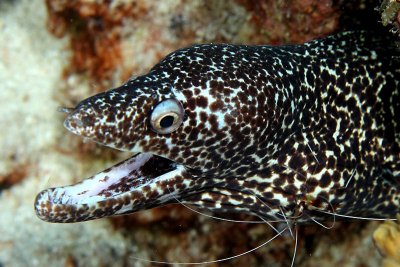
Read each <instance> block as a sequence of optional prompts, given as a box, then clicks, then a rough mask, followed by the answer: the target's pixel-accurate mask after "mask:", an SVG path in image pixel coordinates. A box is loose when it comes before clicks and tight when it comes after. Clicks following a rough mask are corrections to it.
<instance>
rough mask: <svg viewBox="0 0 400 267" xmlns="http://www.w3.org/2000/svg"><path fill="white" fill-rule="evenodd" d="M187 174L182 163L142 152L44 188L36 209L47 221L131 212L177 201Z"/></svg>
mask: <svg viewBox="0 0 400 267" xmlns="http://www.w3.org/2000/svg"><path fill="white" fill-rule="evenodd" d="M186 174H187V172H186V169H185V167H184V166H183V165H179V164H176V163H175V162H173V161H171V160H169V159H166V158H162V157H159V156H156V155H153V154H150V153H139V154H136V155H135V156H133V157H131V158H129V159H127V160H125V161H123V162H121V163H119V164H117V165H115V166H113V167H111V168H109V169H107V170H105V171H103V172H100V173H98V174H96V175H94V176H92V177H90V178H87V179H85V180H83V181H82V182H79V183H77V184H74V185H69V186H65V187H56V188H50V189H46V190H43V191H42V192H40V193H39V194H38V195H37V197H36V200H35V211H36V214H37V216H38V217H39V218H40V219H42V220H44V221H48V222H80V221H87V220H93V219H98V218H101V217H107V216H112V215H120V214H125V213H131V212H134V211H138V210H141V209H145V208H150V207H153V206H158V205H162V204H166V203H169V202H171V201H174V200H175V198H178V197H179V194H180V193H181V191H184V188H185V187H186V186H185V183H189V180H188V179H186V180H185V179H183V177H184V176H185V175H186ZM178 184H179V188H178Z"/></svg>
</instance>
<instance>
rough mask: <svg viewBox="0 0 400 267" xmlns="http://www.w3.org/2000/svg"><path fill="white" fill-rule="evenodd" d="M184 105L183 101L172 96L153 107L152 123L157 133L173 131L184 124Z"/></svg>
mask: <svg viewBox="0 0 400 267" xmlns="http://www.w3.org/2000/svg"><path fill="white" fill-rule="evenodd" d="M183 115H184V111H183V107H182V104H181V102H179V101H178V100H176V99H173V98H170V99H166V100H164V101H162V102H160V103H158V104H157V105H156V106H155V108H154V109H153V111H152V113H151V117H150V124H151V127H152V129H153V131H155V132H156V133H159V134H168V133H172V132H173V131H175V130H176V129H178V127H179V126H180V125H181V124H182V121H183Z"/></svg>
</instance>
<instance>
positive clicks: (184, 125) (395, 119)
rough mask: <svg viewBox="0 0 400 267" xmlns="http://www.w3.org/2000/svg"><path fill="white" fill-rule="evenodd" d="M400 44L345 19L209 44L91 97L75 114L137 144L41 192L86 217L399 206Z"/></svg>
mask: <svg viewBox="0 0 400 267" xmlns="http://www.w3.org/2000/svg"><path fill="white" fill-rule="evenodd" d="M399 56H400V52H399V50H398V49H397V48H396V47H395V45H393V43H392V42H391V40H386V39H385V38H376V37H375V36H374V35H372V34H369V33H366V32H345V33H341V34H338V35H335V36H330V37H328V38H325V39H321V40H315V41H311V42H308V43H305V44H303V45H286V46H237V45H225V44H209V45H195V46H192V47H189V48H185V49H181V50H178V51H175V52H173V53H171V54H170V55H168V56H167V57H166V58H165V59H164V60H162V61H161V62H160V63H159V64H157V65H156V66H154V67H153V68H152V69H151V70H150V71H149V73H147V74H146V75H143V76H139V77H135V78H132V79H131V80H129V81H127V82H126V83H125V84H123V85H122V86H121V87H118V88H115V89H112V90H109V91H106V92H103V93H100V94H98V95H95V96H92V97H89V98H88V99H85V100H83V101H82V102H80V103H79V104H78V105H77V106H76V107H75V108H74V109H73V110H72V111H71V112H70V113H69V114H68V117H67V118H66V120H65V123H64V125H65V127H66V128H67V129H68V130H69V131H71V132H73V133H75V134H77V135H79V136H82V137H85V138H88V139H90V140H93V141H95V142H97V143H99V144H102V145H106V146H109V147H113V148H116V149H119V150H123V151H131V152H134V153H135V154H134V156H133V157H131V158H129V159H127V160H125V161H123V162H121V163H119V164H117V165H115V166H113V167H111V168H110V169H108V170H105V171H103V172H101V173H99V174H97V175H95V176H93V177H90V178H88V179H85V180H83V181H82V182H80V183H77V184H74V185H70V186H65V187H58V188H50V189H46V190H44V191H42V192H40V193H39V194H38V195H37V197H36V200H35V210H36V214H37V215H38V217H39V218H40V219H42V220H45V221H49V222H78V221H87V220H92V219H97V218H101V217H106V216H112V215H121V214H126V213H131V212H135V211H138V210H143V209H148V208H151V207H156V206H161V205H164V204H168V203H174V202H176V201H180V202H182V203H187V204H192V205H195V206H198V207H200V208H203V209H208V210H211V211H220V212H232V211H233V212H241V213H247V214H253V215H257V216H260V217H263V218H266V219H274V220H282V219H283V217H287V218H296V219H297V221H299V222H302V221H303V222H307V221H310V220H311V218H314V219H317V218H318V219H319V220H324V219H332V215H329V214H327V213H336V214H342V215H349V216H368V217H382V218H394V217H395V214H396V213H398V212H399V211H400V210H399V204H400V203H399V201H400V199H399V197H400V183H399V181H400V162H399V159H400V149H399V146H400V123H399V120H400V96H399V87H400V85H399V83H400V60H399Z"/></svg>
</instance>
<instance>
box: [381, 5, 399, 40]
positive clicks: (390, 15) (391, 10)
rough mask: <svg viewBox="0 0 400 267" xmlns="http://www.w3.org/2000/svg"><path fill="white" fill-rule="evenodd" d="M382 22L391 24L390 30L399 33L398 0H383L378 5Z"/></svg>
mask: <svg viewBox="0 0 400 267" xmlns="http://www.w3.org/2000/svg"><path fill="white" fill-rule="evenodd" d="M380 12H381V18H382V24H383V25H385V26H387V25H392V26H393V28H392V31H393V32H394V33H397V34H398V35H399V34H400V2H399V1H398V0H384V1H383V2H382V4H381V6H380Z"/></svg>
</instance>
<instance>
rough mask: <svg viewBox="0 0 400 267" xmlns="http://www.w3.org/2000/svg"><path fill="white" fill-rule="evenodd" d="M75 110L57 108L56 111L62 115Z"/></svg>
mask: <svg viewBox="0 0 400 267" xmlns="http://www.w3.org/2000/svg"><path fill="white" fill-rule="evenodd" d="M74 110H75V109H74V108H67V107H58V108H57V111H58V112H62V113H67V114H71V113H72V112H73V111H74Z"/></svg>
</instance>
